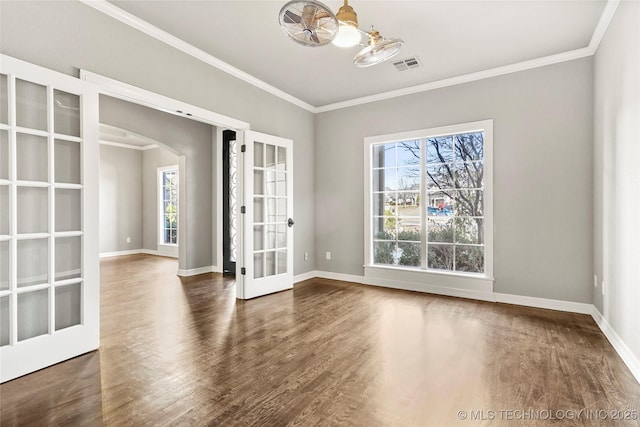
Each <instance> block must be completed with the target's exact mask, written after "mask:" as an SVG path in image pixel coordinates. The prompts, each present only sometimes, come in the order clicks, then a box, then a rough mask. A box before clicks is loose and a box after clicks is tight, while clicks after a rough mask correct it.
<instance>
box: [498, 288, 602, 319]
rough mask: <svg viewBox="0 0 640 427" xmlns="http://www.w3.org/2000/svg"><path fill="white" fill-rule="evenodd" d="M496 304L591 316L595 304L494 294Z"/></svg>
mask: <svg viewBox="0 0 640 427" xmlns="http://www.w3.org/2000/svg"><path fill="white" fill-rule="evenodd" d="M493 295H494V296H495V301H496V302H501V303H505V304H514V305H523V306H526V307H536V308H546V309H548V310H557V311H567V312H569V313H579V314H591V313H592V310H593V304H586V303H581V302H572V301H562V300H555V299H548V298H537V297H527V296H522V295H513V294H501V293H498V292H494V293H493Z"/></svg>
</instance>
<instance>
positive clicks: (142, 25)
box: [79, 0, 315, 112]
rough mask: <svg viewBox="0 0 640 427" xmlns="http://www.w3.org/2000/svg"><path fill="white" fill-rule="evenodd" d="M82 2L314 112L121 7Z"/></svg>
mask: <svg viewBox="0 0 640 427" xmlns="http://www.w3.org/2000/svg"><path fill="white" fill-rule="evenodd" d="M79 1H80V2H82V3H84V4H85V5H87V6H89V7H92V8H94V9H96V10H97V11H99V12H102V13H104V14H105V15H108V16H110V17H112V18H114V19H116V20H118V21H120V22H122V23H123V24H126V25H128V26H130V27H132V28H135V29H136V30H138V31H141V32H143V33H145V34H147V35H148V36H151V37H153V38H155V39H157V40H159V41H161V42H163V43H166V44H168V45H169V46H171V47H174V48H176V49H178V50H180V51H182V52H184V53H186V54H187V55H190V56H192V57H194V58H196V59H199V60H200V61H202V62H205V63H207V64H209V65H211V66H213V67H215V68H217V69H219V70H220V71H224V72H225V73H227V74H230V75H232V76H234V77H236V78H238V79H240V80H242V81H245V82H247V83H249V84H251V85H253V86H255V87H257V88H259V89H262V90H264V91H265V92H268V93H270V94H272V95H275V96H277V97H278V98H281V99H283V100H285V101H288V102H290V103H292V104H294V105H297V106H298V107H300V108H303V109H305V110H307V111H310V112H314V110H315V107H314V106H313V105H311V104H308V103H306V102H304V101H303V100H301V99H298V98H296V97H295V96H293V95H289V94H288V93H286V92H284V91H282V90H280V89H278V88H277V87H275V86H271V85H270V84H268V83H266V82H264V81H262V80H260V79H259V78H257V77H254V76H252V75H251V74H249V73H246V72H244V71H242V70H240V69H238V68H236V67H234V66H232V65H230V64H228V63H226V62H224V61H223V60H221V59H219V58H216V57H215V56H213V55H211V54H209V53H207V52H205V51H203V50H202V49H198V48H197V47H195V46H193V45H191V44H189V43H187V42H185V41H184V40H182V39H179V38H178V37H176V36H174V35H172V34H169V33H168V32H166V31H164V30H161V29H160V28H158V27H156V26H155V25H152V24H150V23H148V22H147V21H144V20H142V19H140V18H138V17H137V16H135V15H132V14H130V13H129V12H126V11H124V10H122V9H120V8H119V7H117V6H115V5H113V4H111V3H109V2H108V1H106V0H79Z"/></svg>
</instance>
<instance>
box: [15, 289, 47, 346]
mask: <svg viewBox="0 0 640 427" xmlns="http://www.w3.org/2000/svg"><path fill="white" fill-rule="evenodd" d="M48 332H49V290H48V289H42V290H39V291H35V292H26V293H24V294H19V295H18V341H22V340H26V339H28V338H33V337H37V336H39V335H44V334H46V333H48Z"/></svg>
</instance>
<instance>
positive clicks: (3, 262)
mask: <svg viewBox="0 0 640 427" xmlns="http://www.w3.org/2000/svg"><path fill="white" fill-rule="evenodd" d="M10 247H11V245H10V244H9V241H8V240H4V241H2V242H0V291H5V290H7V289H9V277H11V276H10V275H9V272H10V270H9V269H10V266H11V263H10V253H9V250H10Z"/></svg>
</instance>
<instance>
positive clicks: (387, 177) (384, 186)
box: [373, 169, 398, 191]
mask: <svg viewBox="0 0 640 427" xmlns="http://www.w3.org/2000/svg"><path fill="white" fill-rule="evenodd" d="M396 176H397V173H396V169H374V170H373V191H391V190H394V191H395V190H397V188H398V184H397V179H396Z"/></svg>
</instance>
